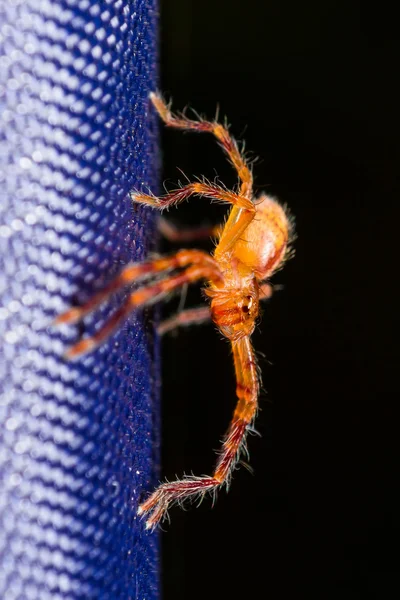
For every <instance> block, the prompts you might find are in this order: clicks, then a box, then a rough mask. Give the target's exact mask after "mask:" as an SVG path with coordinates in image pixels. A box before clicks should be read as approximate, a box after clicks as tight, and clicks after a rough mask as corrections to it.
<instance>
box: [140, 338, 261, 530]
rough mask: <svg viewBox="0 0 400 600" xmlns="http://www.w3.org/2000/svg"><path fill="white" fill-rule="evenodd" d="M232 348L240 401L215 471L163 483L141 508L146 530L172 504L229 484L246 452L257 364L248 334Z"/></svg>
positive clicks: (256, 389) (234, 343) (252, 413)
mask: <svg viewBox="0 0 400 600" xmlns="http://www.w3.org/2000/svg"><path fill="white" fill-rule="evenodd" d="M232 350H233V356H234V364H235V372H236V380H237V387H236V394H237V398H238V402H237V406H236V410H235V412H234V415H233V419H232V422H231V425H230V427H229V430H228V433H227V435H226V436H225V440H224V442H223V444H222V448H221V452H220V456H219V459H218V462H217V466H216V468H215V471H214V474H213V475H212V476H211V477H184V479H182V480H179V481H174V482H167V483H163V484H161V485H160V486H159V487H158V488H157V489H156V490H155V491H154V492H153V494H152V495H151V496H150V497H149V498H148V499H147V500H146V501H145V502H143V504H141V505H140V506H139V508H138V514H139V515H144V516H146V518H147V520H146V528H147V529H153V528H154V527H155V526H156V525H157V524H158V523H159V522H160V521H161V520H162V519H163V518H164V517H165V516H166V514H167V511H168V509H169V508H170V507H171V506H172V505H173V504H176V503H180V502H183V501H185V500H186V499H192V500H193V499H194V498H201V497H202V496H204V494H206V493H207V492H215V491H217V490H218V489H219V488H220V487H221V486H222V485H224V484H226V485H228V484H229V479H230V475H231V473H232V471H233V469H234V467H235V465H236V463H237V460H238V458H239V456H240V453H241V451H245V447H244V444H245V438H246V432H247V430H248V428H249V427H250V426H251V423H252V421H253V419H254V417H255V414H256V411H257V401H258V388H259V386H258V377H257V366H256V362H255V357H254V351H253V348H252V345H251V341H250V338H249V337H244V338H242V339H240V340H238V341H236V342H232Z"/></svg>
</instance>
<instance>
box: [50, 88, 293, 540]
mask: <svg viewBox="0 0 400 600" xmlns="http://www.w3.org/2000/svg"><path fill="white" fill-rule="evenodd" d="M150 100H151V102H152V104H153V105H154V107H155V109H156V111H157V112H158V114H159V116H160V117H161V119H162V120H163V121H164V123H165V125H166V126H168V127H172V128H176V129H182V130H190V131H195V132H209V133H211V134H213V135H214V136H215V137H216V138H217V140H218V142H219V144H220V145H221V147H222V148H223V150H224V151H225V152H226V154H227V156H228V158H229V160H230V162H231V163H232V165H233V167H234V168H235V169H236V171H237V175H238V178H239V184H238V188H237V190H235V191H231V190H228V189H227V188H225V187H223V186H221V185H218V184H216V183H210V182H207V181H205V180H204V181H196V182H194V183H189V184H188V185H185V186H180V187H178V188H177V189H175V190H174V191H171V192H169V193H167V194H166V195H164V196H162V197H158V198H157V197H155V196H153V195H148V194H143V193H138V192H136V191H134V192H132V193H131V194H130V196H131V198H132V200H133V201H134V202H137V203H140V204H145V205H148V206H151V207H152V208H155V209H158V210H160V211H162V210H164V209H166V208H168V207H170V206H172V205H176V204H178V203H180V202H182V201H183V200H185V199H187V198H189V197H190V196H203V197H206V198H212V199H214V200H218V201H221V202H223V203H226V204H228V205H230V213H229V216H228V218H227V220H226V222H225V225H224V226H223V227H219V228H217V229H214V233H215V234H216V236H217V243H216V247H215V249H214V252H213V254H212V255H210V254H208V253H206V252H204V251H202V250H195V249H188V250H179V251H178V252H176V253H175V254H174V255H172V256H164V257H160V258H155V259H153V260H148V261H145V262H142V263H135V264H130V265H128V266H126V267H125V268H124V269H123V270H122V272H121V273H120V274H119V275H118V276H117V278H116V279H115V280H114V281H112V282H111V284H110V285H108V286H107V287H106V288H105V289H103V290H102V291H100V292H99V293H97V294H96V295H94V296H93V297H92V298H91V299H90V300H89V301H88V302H87V303H86V304H84V305H83V306H81V307H75V308H71V309H70V310H68V311H67V312H65V313H63V314H61V315H60V316H59V317H58V318H57V319H56V323H58V324H60V323H75V322H77V321H80V320H81V319H82V318H83V317H85V316H86V315H87V314H88V313H90V312H91V311H93V310H94V309H95V308H96V307H97V306H98V305H99V304H100V303H102V302H103V301H104V300H106V298H107V297H108V296H109V295H110V294H111V293H112V292H115V291H116V290H118V289H119V288H121V287H122V286H126V285H129V284H132V283H137V282H141V285H140V286H139V287H137V288H136V289H135V291H133V292H131V293H130V295H129V296H128V298H127V300H126V301H125V303H124V304H123V305H122V306H121V308H119V309H118V310H117V311H116V312H115V314H114V315H113V316H112V318H111V319H110V320H109V321H108V322H107V323H106V324H105V325H104V326H103V327H102V328H101V329H100V330H99V331H98V332H97V333H96V334H95V335H93V336H92V337H89V338H86V339H82V340H80V341H79V342H78V343H76V344H75V345H74V346H72V347H71V348H70V349H69V350H68V351H67V354H66V355H67V357H68V358H76V357H78V356H80V355H83V354H85V353H87V352H89V351H92V350H94V349H95V348H97V347H98V346H99V345H100V344H101V343H102V342H103V341H104V340H105V339H106V338H108V337H109V336H110V335H111V334H112V333H113V332H114V331H115V329H116V328H117V327H118V326H119V325H120V324H121V323H122V322H123V321H124V320H125V319H126V318H127V316H128V314H129V313H130V312H131V311H132V310H134V309H136V308H138V307H142V306H145V305H148V304H150V303H152V302H154V301H159V300H161V299H163V298H165V297H166V296H167V295H168V294H169V292H172V291H174V290H177V289H179V288H182V286H184V285H186V284H189V283H193V282H197V281H205V282H206V287H205V289H204V292H205V295H206V297H208V298H209V306H206V307H200V308H194V309H189V310H184V311H182V312H181V313H179V314H178V315H177V316H175V317H173V318H172V319H169V320H168V321H166V322H164V323H162V324H161V327H160V332H161V333H164V332H165V331H168V330H170V329H173V328H174V327H178V326H181V325H188V324H190V323H199V322H203V321H205V320H207V319H209V318H211V319H212V321H213V322H214V324H215V325H216V326H217V328H218V329H219V331H220V332H221V333H222V334H223V336H225V337H226V338H227V339H228V340H229V342H230V344H231V348H232V353H233V362H234V368H235V374H236V395H237V405H236V409H235V411H234V413H233V417H232V420H231V423H230V426H229V429H228V431H227V433H226V435H225V437H224V440H223V443H222V448H221V450H220V453H219V457H218V460H217V464H216V467H215V470H214V472H213V475H212V476H202V477H195V476H184V477H183V479H181V480H177V481H172V482H166V483H162V484H161V485H159V487H158V488H157V489H156V490H155V491H154V492H153V493H152V494H151V495H150V497H149V498H148V499H147V500H145V501H144V502H143V503H142V504H141V505H140V506H139V508H138V514H139V515H142V516H144V517H146V527H147V528H148V529H153V528H154V527H155V526H156V525H157V524H158V523H159V522H160V521H161V520H162V519H163V518H165V517H166V515H167V510H168V508H169V507H170V506H171V505H172V504H174V503H176V502H178V503H181V502H183V501H184V500H186V499H192V500H193V499H194V498H196V497H200V498H202V497H203V496H204V495H205V494H206V493H207V492H216V491H217V490H218V488H221V487H222V486H223V485H224V484H225V485H226V486H227V487H228V486H229V483H230V478H231V475H232V471H233V469H234V467H235V466H236V465H237V463H238V460H239V457H240V455H241V453H242V452H244V451H246V447H245V439H246V433H247V432H248V431H249V430H251V428H252V423H253V421H254V418H255V416H256V412H257V404H258V395H259V377H258V368H257V363H256V358H255V354H254V350H253V347H252V343H251V335H252V333H253V330H254V327H255V323H256V319H257V317H258V315H259V312H260V309H259V304H260V301H262V300H264V299H266V298H269V297H270V296H271V293H272V286H271V284H270V283H269V279H270V277H271V275H272V274H273V273H275V272H276V270H277V269H278V268H280V267H281V266H282V264H283V262H284V261H285V259H286V258H287V257H288V252H289V245H290V241H291V234H292V222H291V219H290V217H289V216H288V214H287V213H286V211H285V209H284V208H283V207H282V206H281V205H280V204H279V203H278V202H277V201H276V200H275V199H274V198H272V197H270V196H267V195H266V194H261V195H260V196H259V197H258V198H255V197H254V195H253V177H252V172H251V169H250V168H249V166H248V164H247V163H246V159H245V157H244V156H243V155H242V153H241V152H240V151H239V149H238V146H237V143H236V142H235V140H234V139H233V138H232V136H231V135H230V134H229V131H228V129H227V127H225V126H223V125H221V124H220V123H218V122H217V121H212V122H209V121H205V120H203V119H200V118H198V120H191V119H189V118H187V117H186V116H185V114H184V113H182V114H178V115H175V114H173V113H172V112H171V110H170V108H171V105H170V104H166V102H165V101H164V100H163V98H162V96H161V95H160V94H158V93H151V94H150ZM160 228H161V232H162V233H164V235H166V236H167V237H169V238H170V239H171V240H173V241H185V240H186V241H187V240H189V239H190V238H193V239H199V238H200V237H203V235H205V234H206V233H207V232H206V231H203V230H197V231H196V230H194V231H193V232H192V234H191V233H190V232H188V231H185V230H183V231H179V229H175V228H173V227H172V226H171V225H169V224H168V223H167V222H166V221H164V220H161V221H160Z"/></svg>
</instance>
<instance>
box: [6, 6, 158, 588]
mask: <svg viewBox="0 0 400 600" xmlns="http://www.w3.org/2000/svg"><path fill="white" fill-rule="evenodd" d="M155 4H156V3H155V1H154V0H40V1H39V0H2V2H1V4H0V34H1V48H2V49H1V54H2V56H1V58H0V63H1V64H0V66H1V69H2V75H1V80H0V100H1V103H2V107H1V108H2V110H1V115H0V122H1V167H0V178H1V186H2V197H1V204H0V207H1V209H0V253H1V256H0V261H1V265H0V289H1V291H0V296H1V307H0V331H1V337H2V340H3V343H2V349H1V353H0V386H1V397H0V478H1V483H0V521H1V523H0V598H2V599H3V598H4V599H7V600H14V599H18V600H22V599H24V600H25V599H27V600H34V599H38V600H39V599H40V600H47V599H51V600H59V599H60V600H61V599H63V600H66V599H67V598H68V599H76V598H85V599H87V598H96V599H98V598H101V599H108V598H109V599H117V598H121V599H124V600H128V599H130V598H132V599H133V598H135V599H136V598H137V599H139V598H140V599H141V600H144V599H146V600H151V599H153V598H156V597H158V575H157V558H158V555H157V552H158V550H157V535H156V534H149V533H146V532H145V530H144V527H143V523H142V522H141V521H140V520H139V519H137V518H136V508H137V505H138V502H139V500H140V499H142V498H143V496H144V495H145V494H146V493H147V491H149V490H150V489H151V488H152V487H153V485H154V483H155V480H156V479H157V475H158V473H157V469H158V467H157V465H158V446H159V440H158V437H157V431H158V425H157V418H158V417H157V385H158V384H157V374H158V371H157V353H158V349H157V345H156V344H154V341H153V328H152V326H151V320H149V319H147V315H146V313H141V314H134V315H132V316H131V318H130V319H129V321H128V322H127V323H126V325H125V326H124V327H123V328H122V329H121V331H119V332H118V333H117V334H116V335H114V336H113V337H112V339H110V340H109V342H108V343H107V344H105V345H104V346H103V347H101V348H100V349H99V350H97V351H96V352H95V353H93V354H92V355H89V356H88V357H86V358H85V359H81V360H79V361H76V362H74V363H68V362H66V361H65V360H64V359H63V351H64V350H65V348H66V346H67V345H69V344H70V343H72V342H73V341H76V340H77V339H78V337H79V335H81V334H84V335H88V334H90V332H93V331H95V330H96V329H97V328H98V327H99V326H101V324H102V323H104V321H105V319H107V317H108V316H109V315H110V314H111V313H112V311H113V310H115V308H116V307H117V306H119V305H120V302H121V300H122V298H123V297H124V294H125V293H126V292H121V293H119V294H117V296H116V297H114V298H112V299H110V301H109V302H107V303H105V305H104V306H103V307H101V308H100V309H99V310H97V311H96V313H95V314H94V315H93V316H92V317H90V318H88V319H86V320H85V322H84V325H83V327H81V328H78V327H67V326H64V327H63V328H61V329H58V330H57V329H54V328H52V327H51V326H50V323H51V321H52V319H53V318H54V316H55V315H57V314H59V313H60V312H61V311H62V310H64V309H65V308H67V307H69V306H70V305H71V304H76V303H79V302H82V301H83V300H84V299H85V298H87V297H88V296H89V295H90V294H92V293H93V290H95V289H99V288H101V287H102V286H104V285H105V284H106V283H107V282H108V281H109V280H110V279H111V278H112V277H113V275H115V274H116V273H117V272H118V271H119V270H120V269H121V267H122V265H124V264H126V263H127V262H129V261H132V260H140V259H142V258H143V257H144V256H145V255H146V253H147V252H148V251H149V250H151V249H152V243H151V240H152V239H153V240H154V228H153V216H152V215H151V214H149V211H147V210H146V209H142V208H140V207H133V206H132V204H131V202H130V201H129V198H128V197H127V193H128V191H129V190H130V189H131V188H134V187H138V188H141V187H142V186H144V187H145V188H146V187H147V186H150V187H152V188H153V189H154V184H155V178H156V171H157V165H156V163H155V159H154V157H155V156H156V143H157V136H156V121H155V118H154V115H153V113H152V111H150V110H149V106H148V100H147V98H148V93H149V91H150V90H151V89H154V87H155V78H156V67H155V65H156V53H155V50H156V33H157V21H156V13H155V11H156V6H155ZM149 240H150V241H149Z"/></svg>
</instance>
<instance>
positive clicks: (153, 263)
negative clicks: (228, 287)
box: [54, 249, 218, 325]
mask: <svg viewBox="0 0 400 600" xmlns="http://www.w3.org/2000/svg"><path fill="white" fill-rule="evenodd" d="M189 264H193V265H195V264H197V265H203V266H204V267H206V266H209V267H210V268H212V269H214V271H217V270H218V267H217V266H216V262H215V261H214V259H213V258H212V257H211V256H210V255H209V254H207V253H206V252H203V251H202V250H190V249H189V250H179V252H177V253H176V254H174V255H173V256H166V257H162V258H156V259H154V260H149V261H146V262H143V263H135V264H131V265H128V266H127V267H125V268H124V269H123V270H122V271H121V273H120V274H119V275H118V276H117V277H116V278H115V279H114V280H113V281H111V283H110V284H109V285H108V286H106V287H105V288H103V289H102V290H101V291H100V292H98V293H97V294H95V295H94V296H93V297H92V298H91V299H90V300H88V302H86V303H85V304H83V306H76V307H74V308H71V309H70V310H67V311H66V312H64V313H63V314H61V315H60V316H58V317H57V318H56V319H55V321H54V323H55V324H56V325H59V324H61V323H76V322H77V321H80V320H81V319H83V317H84V316H85V315H87V314H88V313H90V312H92V311H93V310H94V309H95V308H96V307H97V306H99V304H101V303H102V302H104V300H106V298H108V296H110V295H111V294H112V293H113V292H116V291H118V290H119V289H120V288H122V287H124V286H126V285H129V284H131V283H133V282H135V281H138V280H140V279H142V278H144V277H151V276H152V275H156V274H158V273H160V272H166V271H170V270H171V269H177V268H180V267H186V266H187V265H189Z"/></svg>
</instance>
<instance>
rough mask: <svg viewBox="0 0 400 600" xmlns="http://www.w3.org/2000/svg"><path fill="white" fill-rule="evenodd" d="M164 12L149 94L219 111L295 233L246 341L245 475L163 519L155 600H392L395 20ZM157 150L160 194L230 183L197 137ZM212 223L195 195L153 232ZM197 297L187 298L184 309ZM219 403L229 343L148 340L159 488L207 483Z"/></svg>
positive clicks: (223, 4) (227, 390)
mask: <svg viewBox="0 0 400 600" xmlns="http://www.w3.org/2000/svg"><path fill="white" fill-rule="evenodd" d="M161 8H162V14H161V23H162V39H161V42H162V43H161V85H162V90H163V92H164V93H165V95H166V96H167V97H171V96H172V97H173V101H174V108H175V109H177V110H179V109H182V108H184V106H185V105H189V106H191V107H193V108H195V109H196V110H197V111H199V112H201V113H202V114H205V115H208V116H209V117H213V116H214V114H215V110H216V105H217V103H219V105H220V111H221V114H222V115H227V117H228V120H229V122H230V123H231V131H232V133H233V134H234V135H235V137H237V138H238V139H239V140H246V148H247V150H250V151H251V152H252V153H253V155H254V156H258V157H259V160H258V162H257V163H256V165H255V167H254V174H255V179H256V190H257V191H261V190H264V191H266V192H268V193H270V194H273V195H276V196H277V197H278V198H280V199H281V200H282V201H283V202H285V203H287V204H288V205H289V207H290V209H291V211H292V213H293V215H294V216H295V218H296V231H297V235H298V239H297V241H296V243H295V248H296V256H295V258H294V259H293V260H292V261H290V263H288V264H287V265H286V266H285V269H284V270H283V271H282V272H280V273H279V274H278V275H277V276H276V278H275V279H274V281H275V282H276V283H280V284H283V285H284V290H283V291H280V292H277V293H276V294H275V296H274V298H273V299H272V300H271V301H270V302H269V303H268V304H267V305H266V307H265V310H264V314H263V319H262V323H261V326H260V328H259V331H257V332H256V334H255V335H254V345H255V347H256V349H257V351H259V352H260V353H263V354H264V355H265V356H264V357H263V356H262V355H260V356H259V361H260V364H261V366H262V371H263V383H264V388H265V390H266V393H264V394H263V395H262V397H261V399H260V406H261V411H260V413H259V416H258V419H257V424H256V428H257V429H258V431H259V432H260V434H261V436H262V437H260V438H259V437H251V438H250V440H249V448H250V454H251V465H252V467H253V468H254V475H251V474H250V473H249V472H248V471H247V470H246V469H244V468H241V469H240V470H238V471H237V472H236V473H235V476H234V480H233V484H232V487H231V490H230V491H229V494H228V495H227V494H226V493H225V491H222V492H221V493H220V494H219V498H218V501H217V503H216V504H215V506H214V507H213V508H212V507H211V500H210V499H206V500H205V501H204V502H203V504H202V505H201V507H200V508H198V509H195V508H194V507H189V509H188V511H187V512H183V511H181V510H179V509H177V508H175V509H173V510H172V511H171V524H170V525H166V526H165V529H166V533H164V534H163V551H164V559H163V581H164V597H165V599H166V600H170V599H174V600H180V599H185V600H186V599H189V598H190V599H196V598H207V600H213V599H217V598H218V599H220V598H231V599H236V598H258V597H260V596H262V597H263V596H264V595H265V597H268V598H269V599H271V600H274V599H280V598H289V597H290V598H303V597H304V598H306V597H307V598H324V599H333V598H335V599H336V598H340V599H341V600H347V599H356V598H357V599H358V598H379V599H380V598H382V599H383V598H384V599H387V598H397V597H400V595H399V591H400V590H399V588H400V586H399V568H398V566H399V560H400V556H399V554H400V553H399V540H398V537H399V520H400V518H399V500H400V498H399V491H398V481H397V480H398V470H399V469H398V464H399V460H398V459H399V451H398V448H399V441H398V438H399V436H398V430H399V420H398V418H397V404H398V391H397V377H396V375H397V373H396V372H395V360H394V356H395V353H394V352H395V345H396V343H397V340H396V337H395V333H394V324H395V319H396V317H397V314H395V313H396V312H397V311H396V310H395V308H397V307H395V289H396V287H397V273H398V262H397V258H396V255H397V246H398V237H399V231H398V215H399V213H398V202H399V194H398V192H399V186H398V183H397V181H396V177H397V172H398V161H399V150H398V148H399V146H398V140H399V133H400V131H399V129H400V128H399V120H398V111H399V106H400V104H399V100H400V98H399V95H398V93H397V91H396V87H397V84H398V71H399V52H398V43H397V42H396V37H398V20H397V19H396V18H395V15H394V14H389V13H387V12H386V11H385V7H384V4H382V3H379V4H377V3H368V5H367V3H362V2H345V1H336V2H332V1H325V2H317V1H310V0H306V1H304V2H298V1H294V0H292V1H279V2H277V1H275V0H270V1H268V2H264V1H261V0H258V1H257V0H247V1H245V2H239V1H237V0H234V1H232V0H231V1H228V0H213V1H210V0H202V1H201V2H200V1H199V2H193V1H192V2H188V1H187V0H170V1H169V2H168V1H164V3H163V4H162V7H161ZM162 140H163V147H164V163H163V164H164V171H163V176H164V180H165V181H166V185H167V186H169V187H170V188H171V187H173V186H174V184H175V183H176V182H177V181H178V180H179V179H180V180H182V179H183V177H182V175H181V174H180V172H179V171H178V170H177V167H180V168H182V170H183V171H184V173H185V174H186V175H187V176H189V177H191V176H192V175H201V174H203V175H206V176H207V177H209V178H211V179H212V178H214V176H215V174H216V173H218V175H219V177H220V178H221V180H222V181H224V183H226V184H227V185H229V186H233V185H234V184H235V182H236V179H235V175H234V173H233V171H232V169H231V167H230V166H229V165H228V164H227V163H226V161H225V159H224V156H223V154H222V152H221V150H220V149H219V148H218V146H217V145H216V144H215V142H214V141H213V139H212V138H211V137H209V136H200V135H193V134H185V135H183V134H182V133H180V132H173V131H168V132H163V135H162ZM224 211H225V209H224V208H223V207H221V206H216V205H210V203H209V201H207V200H202V199H192V200H191V201H190V202H189V203H187V204H185V205H182V206H181V207H180V208H179V210H175V209H174V210H172V211H171V212H170V213H169V217H170V218H171V220H173V221H174V222H175V223H180V224H191V225H196V224H206V223H212V222H217V220H218V219H220V218H221V217H222V215H223V214H224ZM204 247H205V248H207V244H206V245H205V246H204ZM209 248H210V249H211V246H209ZM163 250H165V251H168V252H171V251H173V250H174V248H173V247H172V246H171V245H168V244H165V245H163ZM199 300H200V293H199V291H198V290H197V291H196V290H194V291H193V292H190V293H189V294H188V297H187V301H186V304H187V305H196V304H197V303H198V302H199ZM178 302H179V299H175V300H174V301H173V302H172V303H171V304H170V305H169V307H167V311H169V310H171V311H174V309H176V308H177V306H178ZM166 314H168V313H166ZM396 366H397V363H396ZM234 403H235V392H234V376H233V368H232V365H231V356H230V349H229V345H228V343H227V342H226V341H224V340H221V339H220V335H219V334H217V333H216V332H215V331H214V329H213V327H212V326H211V325H206V326H204V327H202V328H200V327H196V326H195V327H192V328H190V329H185V330H181V331H180V332H179V334H178V335H176V336H169V337H168V338H166V339H164V342H163V419H162V423H163V441H164V444H163V476H167V477H168V478H170V479H171V478H174V476H175V474H177V475H181V474H182V473H183V472H184V471H185V472H189V473H190V472H192V471H193V472H194V473H195V474H198V475H200V474H204V473H210V472H211V471H212V467H213V465H214V462H215V456H214V453H213V449H216V448H217V447H218V445H219V440H220V439H221V436H222V434H223V433H224V432H225V430H226V428H227V425H228V422H229V419H230V416H231V413H232V410H233V407H234Z"/></svg>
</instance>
